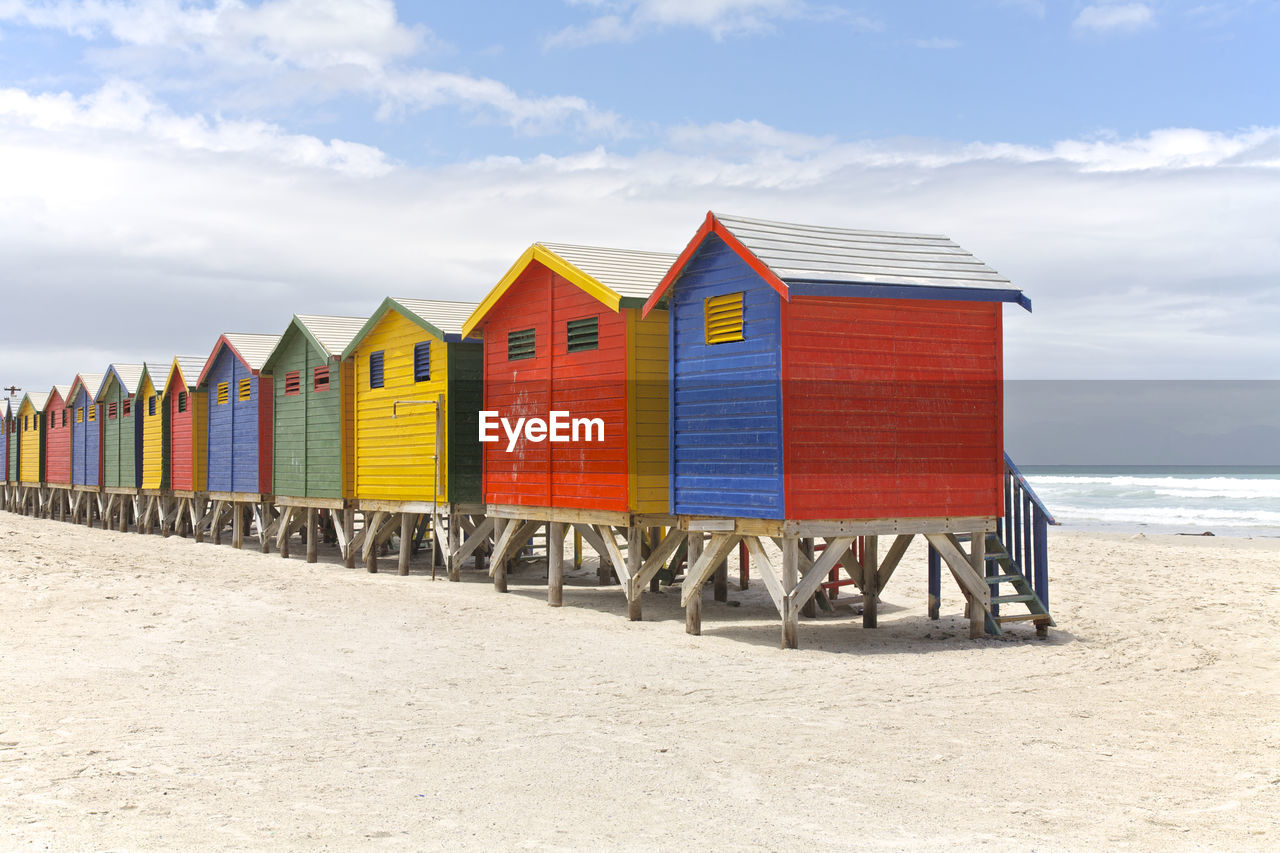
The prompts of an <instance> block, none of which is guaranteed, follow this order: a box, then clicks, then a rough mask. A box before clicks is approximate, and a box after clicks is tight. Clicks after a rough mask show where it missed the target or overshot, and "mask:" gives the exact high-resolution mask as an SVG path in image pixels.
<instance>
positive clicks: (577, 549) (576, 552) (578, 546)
mask: <svg viewBox="0 0 1280 853" xmlns="http://www.w3.org/2000/svg"><path fill="white" fill-rule="evenodd" d="M573 567H574V568H575V569H580V568H582V531H580V530H578V529H577V528H575V529H574V531H573Z"/></svg>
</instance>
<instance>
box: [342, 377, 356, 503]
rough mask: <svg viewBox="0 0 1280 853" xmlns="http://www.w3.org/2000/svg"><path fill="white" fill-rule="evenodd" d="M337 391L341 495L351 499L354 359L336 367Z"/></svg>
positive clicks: (353, 480)
mask: <svg viewBox="0 0 1280 853" xmlns="http://www.w3.org/2000/svg"><path fill="white" fill-rule="evenodd" d="M338 376H339V377H340V378H339V381H338V391H339V393H341V394H342V400H341V404H342V405H341V407H340V408H341V415H340V416H339V417H341V418H342V427H341V433H342V434H341V441H342V497H343V499H344V500H351V499H352V498H354V497H355V496H356V447H355V430H356V427H355V414H354V413H355V410H356V369H355V359H353V358H348V359H345V360H344V361H343V362H342V364H341V365H339V367H338Z"/></svg>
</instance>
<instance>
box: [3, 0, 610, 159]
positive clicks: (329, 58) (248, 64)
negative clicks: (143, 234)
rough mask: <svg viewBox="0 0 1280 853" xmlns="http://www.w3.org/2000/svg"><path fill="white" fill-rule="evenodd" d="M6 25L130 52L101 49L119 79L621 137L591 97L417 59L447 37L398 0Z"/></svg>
mask: <svg viewBox="0 0 1280 853" xmlns="http://www.w3.org/2000/svg"><path fill="white" fill-rule="evenodd" d="M5 20H8V21H14V22H17V23H20V24H25V25H27V26H32V27H39V28H45V29H56V30H62V31H65V32H67V33H71V34H73V35H75V36H77V37H79V38H83V39H86V40H90V41H101V40H104V39H109V40H113V41H115V42H117V43H118V44H120V45H122V46H123V47H121V48H119V49H117V50H115V51H100V52H99V53H98V56H99V58H100V61H102V62H104V63H106V64H107V65H108V67H112V68H114V73H115V75H116V76H132V77H134V78H135V79H136V78H148V77H149V78H151V79H153V81H154V82H153V86H152V88H154V89H158V88H160V87H162V86H163V87H167V88H173V89H180V90H188V91H190V90H196V89H201V88H202V87H214V88H216V89H227V88H230V89H232V90H235V89H237V88H238V89H239V90H240V94H239V96H238V97H239V99H240V100H241V101H248V102H256V101H258V100H261V99H269V98H270V97H272V96H279V97H286V98H296V97H302V96H307V97H313V98H320V99H323V98H328V97H335V96H338V95H342V94H347V93H355V94H359V95H363V96H365V97H368V98H370V99H371V100H372V101H374V102H375V103H376V104H377V105H378V112H377V115H379V116H380V117H383V118H386V117H388V116H391V115H394V114H396V113H398V112H403V111H406V110H408V111H416V110H426V109H432V108H436V107H442V106H452V107H458V108H460V109H463V110H465V111H469V112H472V113H475V114H482V115H488V116H492V117H494V118H496V120H498V121H499V122H501V123H505V124H507V125H509V126H511V127H512V128H513V129H516V130H518V131H520V132H525V133H538V132H549V131H552V130H565V129H568V130H577V131H587V132H591V133H597V134H600V135H603V136H606V137H616V136H618V135H619V134H620V133H621V132H622V128H621V122H620V121H619V120H618V118H617V117H616V116H615V115H613V114H612V113H609V112H607V111H600V110H597V109H595V108H594V107H593V106H592V105H591V104H589V103H588V102H586V101H585V100H584V99H582V98H578V97H574V96H567V95H551V96H526V95H522V94H520V93H517V92H516V91H514V90H513V89H511V88H510V87H509V86H507V85H506V84H504V83H501V82H499V81H497V80H493V79H490V78H485V77H476V76H472V75H469V74H461V73H450V72H447V71H440V70H437V69H432V68H425V67H421V66H420V65H418V66H415V65H414V64H413V62H412V60H414V59H418V58H420V57H421V55H422V54H423V53H424V52H427V51H429V49H431V48H433V47H438V42H437V41H436V39H435V36H434V35H433V34H432V33H431V32H430V31H429V30H427V29H426V28H424V27H421V26H414V27H409V26H405V25H404V24H403V23H401V22H400V21H399V19H398V17H397V14H396V8H395V4H394V3H392V2H391V0H265V2H263V3H261V4H256V5H253V4H249V3H246V2H243V0H217V2H216V3H214V4H213V5H211V6H203V5H190V4H186V3H179V2H173V0H160V2H152V3H142V2H124V0H120V2H112V0H86V2H80V3H72V2H66V0H59V2H54V3H36V2H30V0H0V21H5ZM282 93H283V94H282ZM220 95H221V97H223V98H224V99H225V98H226V97H227V96H226V95H225V93H223V92H220Z"/></svg>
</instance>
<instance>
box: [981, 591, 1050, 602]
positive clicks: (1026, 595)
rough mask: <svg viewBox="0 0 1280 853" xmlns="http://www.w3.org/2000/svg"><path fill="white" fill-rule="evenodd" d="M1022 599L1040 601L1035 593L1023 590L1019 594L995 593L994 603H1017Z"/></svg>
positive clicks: (992, 599)
mask: <svg viewBox="0 0 1280 853" xmlns="http://www.w3.org/2000/svg"><path fill="white" fill-rule="evenodd" d="M1020 601H1039V599H1037V598H1036V596H1035V594H1034V593H1030V592H1021V593H1018V594H1017V595H993V596H991V603H992V604H1017V603H1018V602H1020Z"/></svg>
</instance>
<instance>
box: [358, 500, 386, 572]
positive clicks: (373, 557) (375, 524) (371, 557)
mask: <svg viewBox="0 0 1280 853" xmlns="http://www.w3.org/2000/svg"><path fill="white" fill-rule="evenodd" d="M391 517H392V516H391V513H389V512H387V511H385V510H380V509H379V510H374V512H373V518H369V517H368V516H366V517H365V522H364V543H363V551H364V553H363V554H362V555H361V556H363V557H364V569H365V571H367V572H369V573H370V574H373V573H376V572H377V571H378V546H379V545H380V544H382V543H380V542H379V541H378V533H379V532H380V531H381V530H382V528H383V527H384V526H385V525H386V523H387V522H388V521H389V520H390V519H391Z"/></svg>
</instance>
